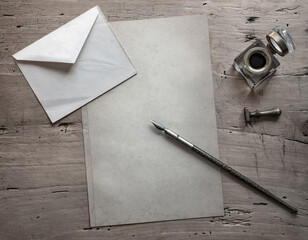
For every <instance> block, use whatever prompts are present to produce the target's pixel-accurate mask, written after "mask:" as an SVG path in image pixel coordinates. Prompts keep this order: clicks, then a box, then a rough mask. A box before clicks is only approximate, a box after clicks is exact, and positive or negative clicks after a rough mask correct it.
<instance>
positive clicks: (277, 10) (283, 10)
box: [275, 6, 299, 12]
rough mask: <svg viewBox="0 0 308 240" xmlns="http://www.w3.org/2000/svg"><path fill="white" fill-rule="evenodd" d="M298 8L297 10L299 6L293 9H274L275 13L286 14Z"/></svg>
mask: <svg viewBox="0 0 308 240" xmlns="http://www.w3.org/2000/svg"><path fill="white" fill-rule="evenodd" d="M298 8H299V6H296V7H295V8H287V7H285V8H279V9H276V10H275V11H276V12H287V11H293V10H295V9H298Z"/></svg>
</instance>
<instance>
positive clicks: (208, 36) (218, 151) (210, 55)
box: [193, 14, 224, 216]
mask: <svg viewBox="0 0 308 240" xmlns="http://www.w3.org/2000/svg"><path fill="white" fill-rule="evenodd" d="M193 16H195V15H193ZM199 16H204V20H205V24H206V26H207V27H208V34H207V38H208V42H209V62H210V64H211V69H210V70H209V72H210V74H211V78H212V81H211V85H212V86H211V88H212V93H213V95H212V101H213V103H214V118H215V129H216V131H215V133H216V134H215V140H216V142H217V148H218V149H217V156H216V158H217V159H220V150H219V141H218V128H217V117H216V103H215V89H214V76H213V70H212V69H213V64H212V53H211V39H210V29H209V21H208V15H207V14H202V15H199ZM217 171H219V173H220V182H221V193H220V194H221V198H220V199H221V200H222V201H221V205H222V212H221V215H218V216H223V215H224V195H223V190H222V189H223V184H222V183H223V182H222V176H221V175H222V174H221V168H219V167H217Z"/></svg>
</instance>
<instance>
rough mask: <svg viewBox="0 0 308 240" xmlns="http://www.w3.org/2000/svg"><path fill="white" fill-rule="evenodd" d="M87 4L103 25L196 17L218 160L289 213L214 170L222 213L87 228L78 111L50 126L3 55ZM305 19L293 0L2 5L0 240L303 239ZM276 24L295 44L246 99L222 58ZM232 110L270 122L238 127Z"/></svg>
mask: <svg viewBox="0 0 308 240" xmlns="http://www.w3.org/2000/svg"><path fill="white" fill-rule="evenodd" d="M95 5H99V6H100V7H101V8H102V10H103V12H104V13H105V15H106V17H107V18H108V20H109V21H120V20H133V19H146V18H157V17H169V16H180V15H189V14H208V17H209V28H210V40H211V56H212V65H213V80H214V88H215V92H214V94H215V104H216V117H217V125H218V138H219V149H220V157H221V160H222V161H224V162H225V163H227V164H230V165H231V166H232V167H234V168H235V169H237V170H239V171H240V172H242V173H244V174H245V175H247V176H250V177H251V178H252V179H253V180H255V181H256V182H258V183H260V184H261V185H263V186H264V187H266V188H268V189H269V190H271V191H272V192H273V193H275V194H277V195H278V196H280V197H282V198H284V199H285V200H286V201H288V202H290V203H292V204H293V205H295V206H297V207H298V208H299V214H298V215H297V216H294V215H291V214H289V212H287V211H286V210H284V209H282V208H280V207H279V206H278V205H276V204H275V203H274V202H272V201H270V200H269V199H267V198H264V197H263V196H262V195H260V194H259V193H256V192H255V191H253V190H252V189H250V188H249V187H246V186H245V185H243V184H242V183H240V182H239V181H237V180H236V179H234V178H233V177H231V176H229V175H227V174H225V173H223V174H222V181H223V195H224V207H225V215H224V216H223V217H217V218H202V219H191V220H181V221H169V222H158V223H147V224H135V225H125V226H114V227H102V228H94V229H89V228H88V226H89V216H88V201H87V189H86V178H85V162H84V151H83V136H82V121H81V112H80V110H78V111H76V112H74V113H73V114H70V115H69V116H68V117H66V118H64V119H62V120H61V121H60V122H58V123H55V124H50V122H49V120H48V118H47V115H46V114H45V113H44V111H43V109H42V107H41V106H40V104H39V102H38V101H37V99H36V97H35V95H34V94H33V92H32V90H31V88H30V87H29V86H28V84H27V82H26V81H25V79H24V77H23V75H22V74H21V72H20V71H19V69H18V67H17V65H16V64H15V63H14V61H13V59H12V57H11V55H12V54H13V53H15V52H17V51H18V50H20V49H22V48H24V47H25V46H27V45H29V44H30V43H32V42H33V41H35V40H37V39H39V38H40V37H42V36H44V35H46V34H47V33H49V32H51V31H52V30H55V29H56V28H58V27H60V26H61V25H63V24H64V23H66V22H68V21H69V20H71V19H73V18H75V17H76V16H78V15H80V14H81V13H83V12H85V11H86V10H88V9H89V8H91V7H93V6H95ZM307 23H308V2H307V1H304V0H302V1H287V0H279V1H270V2H264V1H262V0H256V1H253V2H252V1H247V0H242V1H227V0H222V1H208V0H204V1H199V0H192V1H184V0H178V1H173V0H149V1H142V0H130V1H119V0H106V1H96V0H94V1H90V0H86V1H81V0H64V1H60V0H57V1H52V0H40V1H39V0H27V1H25V0H24V1H21V0H19V1H18V0H2V1H1V2H0V26H1V29H0V212H1V214H0V239H52V240H55V239H123V240H124V239H177V240H181V239H240V238H243V239H260V238H262V239H306V238H307V235H308V228H307V227H308V224H307V223H308V185H307V182H308V177H307V176H308V166H307V160H308V138H307V135H308V105H307V104H308V81H307V80H308V58H307V56H308V24H307ZM276 25H281V26H285V27H287V28H288V29H289V31H290V33H291V35H292V36H293V38H294V40H295V43H296V47H297V49H296V51H295V52H294V53H293V54H290V55H287V56H286V57H284V58H281V57H279V61H280V62H281V66H280V67H279V69H278V71H277V73H276V74H275V76H274V77H273V78H272V79H271V80H269V81H267V82H266V83H265V84H264V85H263V86H261V87H260V88H259V89H258V90H257V91H256V92H250V91H249V89H248V87H247V85H246V84H245V82H244V80H243V79H242V78H241V77H240V76H239V75H238V74H237V73H236V72H234V71H233V69H232V67H231V65H232V62H233V58H234V57H235V56H236V55H237V54H239V53H240V52H241V51H242V50H243V49H244V48H245V47H247V46H249V45H250V44H251V43H252V41H253V40H254V39H255V38H261V39H262V40H264V39H265V35H266V34H267V33H268V32H269V31H270V30H271V28H272V27H274V26H276ZM136 37H138V36H136ZM244 106H248V107H249V108H251V109H252V110H255V109H257V108H260V109H263V108H264V109H266V108H268V107H275V106H278V107H280V108H281V109H282V115H281V116H280V118H279V119H278V120H276V121H274V120H270V119H263V120H261V119H260V120H259V121H254V122H253V124H252V126H246V125H245V123H244V118H243V113H242V111H243V107H244Z"/></svg>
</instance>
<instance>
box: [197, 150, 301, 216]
mask: <svg viewBox="0 0 308 240" xmlns="http://www.w3.org/2000/svg"><path fill="white" fill-rule="evenodd" d="M192 150H193V151H194V152H196V153H198V154H199V155H201V156H203V157H204V158H206V159H207V160H209V161H211V162H212V163H214V164H216V165H217V166H219V167H220V168H222V169H224V170H225V171H227V172H229V173H230V174H231V175H233V176H235V177H236V178H238V179H240V180H242V181H243V182H245V183H246V184H248V185H249V186H251V187H253V188H254V189H256V190H258V191H260V192H262V193H263V194H265V195H266V196H268V197H269V198H271V199H273V200H275V201H276V202H278V203H279V204H281V205H282V206H284V207H286V208H287V209H288V210H289V211H291V212H292V213H295V214H296V213H297V211H298V210H297V209H296V208H295V207H293V206H291V205H290V204H288V203H287V202H285V201H284V200H282V199H281V198H279V197H277V196H276V195H274V194H273V193H271V192H270V191H268V190H267V189H265V188H263V187H262V186H260V185H259V184H257V183H256V182H254V181H252V180H251V179H249V178H247V177H245V176H244V175H243V174H241V173H239V172H238V171H236V170H235V169H233V168H231V167H229V166H228V165H226V164H225V163H223V162H222V161H220V160H218V159H217V158H215V157H213V156H212V155H210V154H208V153H207V152H205V151H203V150H202V149H201V148H199V147H197V146H195V145H194V146H193V147H192Z"/></svg>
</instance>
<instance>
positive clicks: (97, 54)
mask: <svg viewBox="0 0 308 240" xmlns="http://www.w3.org/2000/svg"><path fill="white" fill-rule="evenodd" d="M13 57H14V59H15V60H16V62H17V64H18V66H19V68H20V70H21V71H22V73H23V74H24V76H25V78H26V80H27V81H28V83H29V85H30V86H31V88H32V89H33V91H34V93H35V95H36V96H37V98H38V100H39V101H40V103H41V104H42V106H43V108H44V110H45V111H46V113H47V115H48V117H49V118H50V120H51V122H56V121H58V120H59V119H61V118H63V117H64V116H66V115H67V114H69V113H71V112H73V111H75V110H76V109H78V108H80V107H82V106H83V105H85V104H86V103H88V102H90V101H92V100H93V99H95V98H97V97H98V96H100V95H101V94H103V93H105V92H106V91H108V90H110V89H112V88H113V87H115V86H117V85H118V84H120V83H121V82H123V81H125V80H127V79H128V78H130V77H132V76H133V75H135V74H136V70H135V68H134V66H133V64H132V63H131V61H130V60H129V58H128V56H127V55H126V53H125V52H124V50H123V48H122V46H121V44H120V43H119V41H118V40H117V38H116V37H115V35H114V33H113V31H112V30H111V28H110V26H109V24H108V22H107V20H106V18H105V16H104V15H103V13H102V11H101V10H100V8H99V7H97V6H96V7H94V8H92V9H90V10H88V11H87V12H85V13H83V14H82V15H80V16H79V17H77V18H75V19H73V20H72V21H70V22H68V23H67V24H65V25H63V26H62V27H60V28H58V29H56V30H55V31H53V32H51V33H50V34H48V35H46V36H45V37H43V38H41V39H39V40H38V41H36V42H34V43H33V44H31V45H29V46H28V47H26V48H24V49H23V50H21V51H19V52H18V53H16V54H14V55H13Z"/></svg>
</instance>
